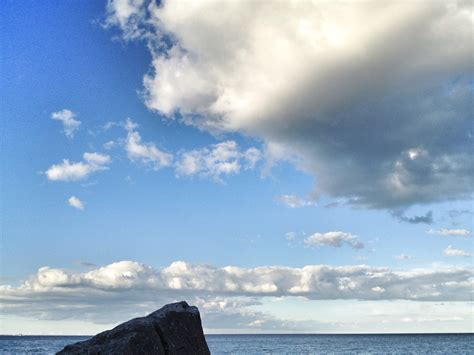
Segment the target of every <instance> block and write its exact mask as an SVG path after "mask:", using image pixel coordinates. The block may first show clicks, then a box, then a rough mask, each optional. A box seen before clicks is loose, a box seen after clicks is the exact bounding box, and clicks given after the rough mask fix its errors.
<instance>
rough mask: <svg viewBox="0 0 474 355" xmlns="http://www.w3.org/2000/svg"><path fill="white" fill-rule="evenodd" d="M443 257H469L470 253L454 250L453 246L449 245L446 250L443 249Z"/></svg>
mask: <svg viewBox="0 0 474 355" xmlns="http://www.w3.org/2000/svg"><path fill="white" fill-rule="evenodd" d="M443 255H444V256H463V257H470V256H471V253H468V252H467V251H465V250H463V249H458V248H454V247H453V246H451V245H449V246H448V247H447V248H446V249H444V251H443Z"/></svg>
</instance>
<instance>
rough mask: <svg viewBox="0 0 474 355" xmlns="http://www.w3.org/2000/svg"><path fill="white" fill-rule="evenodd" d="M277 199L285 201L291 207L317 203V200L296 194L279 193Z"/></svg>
mask: <svg viewBox="0 0 474 355" xmlns="http://www.w3.org/2000/svg"><path fill="white" fill-rule="evenodd" d="M276 199H277V201H279V202H281V203H283V204H284V205H286V206H287V207H289V208H302V207H308V206H314V205H316V202H314V201H312V200H307V199H304V198H301V197H298V196H296V195H291V194H290V195H279V196H277V197H276Z"/></svg>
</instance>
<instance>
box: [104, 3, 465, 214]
mask: <svg viewBox="0 0 474 355" xmlns="http://www.w3.org/2000/svg"><path fill="white" fill-rule="evenodd" d="M123 2H124V1H110V3H109V6H108V14H109V20H108V23H116V24H118V25H119V26H120V27H121V28H122V29H123V31H124V35H125V37H126V38H130V37H131V36H130V33H133V34H136V33H140V34H141V36H139V37H140V38H145V39H146V40H147V41H148V44H149V48H150V51H151V53H152V56H153V61H152V70H151V72H150V73H148V74H146V75H145V78H144V86H145V93H146V95H145V96H146V104H147V106H148V107H149V108H151V109H153V110H156V111H158V112H160V113H161V114H162V115H164V116H166V117H170V118H171V117H176V116H178V117H181V118H183V120H184V121H185V122H186V123H188V124H193V125H196V126H199V127H200V128H202V129H207V130H209V131H223V132H241V133H244V134H247V135H250V136H253V137H256V138H258V139H261V140H262V141H263V142H264V143H265V144H266V145H267V146H269V147H273V148H275V147H279V149H276V150H278V151H280V152H282V151H283V152H286V155H285V156H283V157H282V156H279V157H278V158H280V159H281V158H285V157H286V158H288V159H292V160H293V161H294V162H295V164H296V165H297V166H298V168H300V169H303V170H304V171H307V172H309V173H310V174H312V175H314V177H315V189H316V192H317V193H320V194H327V195H329V196H332V197H335V198H343V199H346V200H348V201H349V202H350V203H352V204H354V205H359V206H365V207H370V208H389V209H391V210H398V211H399V210H400V209H403V208H405V207H407V206H410V205H413V204H423V203H431V202H437V201H446V200H452V199H463V198H468V197H469V196H470V194H471V193H472V182H473V181H472V176H474V174H473V173H474V163H473V158H472V156H470V154H469V147H470V145H471V144H472V132H471V125H470V120H471V119H472V106H471V105H472V93H473V89H472V83H471V82H470V80H471V79H470V78H471V76H470V73H471V71H470V70H471V59H472V17H471V13H472V4H471V3H470V2H468V1H448V2H439V1H432V2H431V1H417V2H399V1H398V2H380V1H363V2H360V1H354V2H350V1H349V2H342V3H341V2H338V3H328V2H327V1H311V2H310V1H293V2H292V1H272V2H267V1H255V2H252V1H226V2H224V1H222V2H215V1H193V2H187V1H171V0H170V1H163V2H162V3H161V4H160V5H157V4H156V3H155V2H143V3H142V2H139V4H138V3H137V4H138V5H139V6H136V7H133V8H134V9H135V11H129V12H126V13H125V14H124V13H123V12H120V13H121V16H120V18H118V19H117V20H116V21H115V22H114V21H113V19H114V16H117V14H118V13H119V12H117V11H116V10H114V9H116V8H120V6H121V5H123V4H122V3H123ZM125 2H127V1H125ZM133 3H134V4H135V2H133ZM137 4H135V5H137ZM130 9H132V7H130ZM137 28H139V29H140V31H137ZM132 37H133V36H132ZM135 37H137V36H135ZM269 151H270V152H271V151H275V149H269ZM290 157H291V158H290ZM294 157H296V159H295V158H294Z"/></svg>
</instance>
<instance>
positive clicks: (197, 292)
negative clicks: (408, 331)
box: [0, 261, 473, 323]
mask: <svg viewBox="0 0 474 355" xmlns="http://www.w3.org/2000/svg"><path fill="white" fill-rule="evenodd" d="M472 287H473V271H472V270H471V269H468V268H461V267H457V268H454V267H449V268H441V269H414V270H406V271H396V270H391V269H389V268H382V267H371V266H367V265H355V266H330V265H308V266H305V267H302V268H290V267H282V266H262V267H256V268H242V267H235V266H226V267H216V266H212V265H194V264H189V263H186V262H183V261H176V262H173V263H171V264H170V265H169V266H167V267H165V268H163V269H160V270H157V269H154V268H152V267H150V266H147V265H144V264H141V263H138V262H135V261H119V262H115V263H112V264H109V265H106V266H103V267H99V266H91V267H90V270H89V271H87V272H75V271H71V270H67V269H61V268H51V267H47V266H45V267H42V268H40V269H38V271H37V273H36V274H35V275H32V276H31V277H30V278H29V279H28V280H26V281H24V282H23V283H22V284H20V285H19V286H17V287H15V286H10V285H2V286H0V302H1V304H2V312H3V313H4V315H8V314H13V315H16V316H19V315H23V316H26V317H28V316H30V317H31V316H33V317H34V318H37V319H67V318H81V317H85V318H87V319H89V320H91V321H93V322H99V323H100V322H107V321H108V322H110V321H111V319H113V318H114V316H113V314H111V312H110V311H111V310H112V309H120V308H123V309H127V310H128V311H130V312H132V310H133V312H144V310H148V311H150V310H152V309H153V306H154V305H157V304H158V305H159V304H163V303H166V302H169V301H172V300H176V299H183V298H185V299H188V300H191V301H194V302H197V303H198V304H201V305H203V306H204V307H211V305H212V304H213V302H217V301H216V300H220V301H219V302H224V303H223V304H224V305H225V307H230V308H232V309H234V308H239V307H240V312H243V313H244V314H247V315H248V313H246V312H250V313H251V311H252V307H250V306H251V305H258V304H261V302H262V300H263V299H286V298H288V297H297V298H300V299H305V300H308V301H310V300H318V301H324V300H359V301H396V300H407V301H425V302H430V301H439V302H454V301H470V300H471V299H472ZM232 302H234V303H232ZM232 304H234V306H233V307H231V306H230V305H232ZM225 307H224V306H223V308H225ZM248 307H250V308H248ZM216 312H217V313H219V312H218V311H217V310H216ZM138 314H139V313H138ZM216 316H217V315H216ZM223 316H225V314H224V315H223Z"/></svg>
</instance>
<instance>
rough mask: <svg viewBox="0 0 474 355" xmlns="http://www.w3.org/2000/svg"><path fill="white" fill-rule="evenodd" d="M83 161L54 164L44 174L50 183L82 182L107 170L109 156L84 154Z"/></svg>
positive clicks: (64, 161) (66, 160)
mask: <svg viewBox="0 0 474 355" xmlns="http://www.w3.org/2000/svg"><path fill="white" fill-rule="evenodd" d="M83 159H84V161H81V162H78V163H71V162H69V160H68V159H64V160H63V161H62V163H60V164H54V165H51V167H49V169H48V170H47V171H46V172H45V174H46V176H47V177H48V179H49V180H51V181H77V180H82V179H85V178H87V177H89V175H91V174H92V173H95V172H98V171H103V170H107V169H108V167H107V165H108V164H110V162H111V159H110V156H108V155H104V154H100V153H84V154H83Z"/></svg>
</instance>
